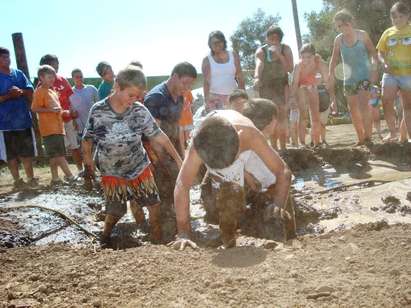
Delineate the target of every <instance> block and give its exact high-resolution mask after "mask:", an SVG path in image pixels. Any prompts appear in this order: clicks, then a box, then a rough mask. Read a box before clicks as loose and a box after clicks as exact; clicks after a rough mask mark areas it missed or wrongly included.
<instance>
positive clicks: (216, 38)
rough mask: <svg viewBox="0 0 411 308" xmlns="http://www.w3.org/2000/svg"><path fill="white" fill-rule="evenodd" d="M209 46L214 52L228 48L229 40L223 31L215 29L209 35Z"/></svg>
mask: <svg viewBox="0 0 411 308" xmlns="http://www.w3.org/2000/svg"><path fill="white" fill-rule="evenodd" d="M208 47H209V48H210V50H211V53H212V54H215V53H216V52H220V51H222V50H226V49H227V40H226V39H225V36H224V34H223V32H221V31H213V32H211V33H210V34H209V35H208Z"/></svg>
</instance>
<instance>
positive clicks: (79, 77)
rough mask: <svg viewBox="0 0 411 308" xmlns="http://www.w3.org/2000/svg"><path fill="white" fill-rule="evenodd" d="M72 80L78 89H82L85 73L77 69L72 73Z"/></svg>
mask: <svg viewBox="0 0 411 308" xmlns="http://www.w3.org/2000/svg"><path fill="white" fill-rule="evenodd" d="M71 78H72V79H73V82H74V85H75V86H76V87H81V86H83V84H84V79H83V73H82V71H81V70H80V69H79V68H75V69H74V70H72V71H71Z"/></svg>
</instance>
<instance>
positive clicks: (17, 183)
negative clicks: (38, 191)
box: [13, 178, 27, 190]
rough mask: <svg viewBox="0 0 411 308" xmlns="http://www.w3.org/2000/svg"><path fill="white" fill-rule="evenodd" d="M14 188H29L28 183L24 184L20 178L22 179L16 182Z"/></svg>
mask: <svg viewBox="0 0 411 308" xmlns="http://www.w3.org/2000/svg"><path fill="white" fill-rule="evenodd" d="M13 188H14V189H15V190H20V189H25V188H27V183H26V182H24V181H23V179H21V178H20V179H18V180H16V181H14V183H13Z"/></svg>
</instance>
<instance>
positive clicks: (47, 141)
mask: <svg viewBox="0 0 411 308" xmlns="http://www.w3.org/2000/svg"><path fill="white" fill-rule="evenodd" d="M43 145H44V150H45V152H46V155H47V156H48V157H49V158H55V157H60V156H65V155H66V146H65V145H64V135H50V136H46V137H43Z"/></svg>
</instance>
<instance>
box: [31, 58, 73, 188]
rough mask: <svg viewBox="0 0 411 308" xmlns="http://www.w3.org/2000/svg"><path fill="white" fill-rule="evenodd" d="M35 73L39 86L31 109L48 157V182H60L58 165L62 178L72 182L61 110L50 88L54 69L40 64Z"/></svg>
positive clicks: (54, 93)
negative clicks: (49, 174)
mask: <svg viewBox="0 0 411 308" xmlns="http://www.w3.org/2000/svg"><path fill="white" fill-rule="evenodd" d="M37 74H38V78H39V79H40V81H41V86H40V87H38V88H37V89H36V90H35V91H34V95H33V103H32V106H31V110H32V111H33V112H36V113H38V118H39V129H40V135H41V137H42V138H43V144H44V148H45V152H46V155H47V156H48V157H49V158H50V170H51V183H50V184H51V185H55V184H61V183H62V181H61V180H60V179H59V176H58V167H60V168H61V169H62V170H63V172H64V174H65V176H64V179H65V180H66V181H69V182H72V181H73V180H74V177H73V174H72V173H71V171H70V169H69V166H68V163H67V161H66V158H65V155H66V148H65V145H64V124H63V118H62V115H63V110H62V108H61V105H60V102H59V98H58V95H57V93H56V92H54V91H53V90H52V87H53V84H54V80H55V79H56V71H55V70H54V68H53V67H51V66H50V65H42V66H40V68H39V70H38V72H37Z"/></svg>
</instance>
